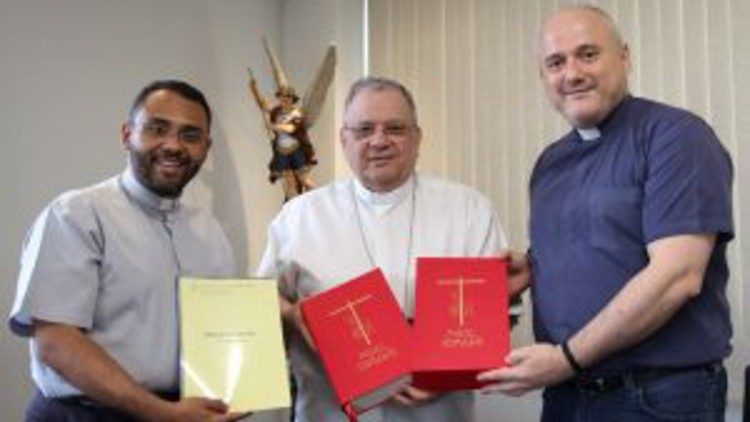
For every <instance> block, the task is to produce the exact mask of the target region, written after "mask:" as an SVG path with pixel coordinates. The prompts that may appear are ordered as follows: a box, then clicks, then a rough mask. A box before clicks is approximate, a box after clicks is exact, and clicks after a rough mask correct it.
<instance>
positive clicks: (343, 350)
mask: <svg viewBox="0 0 750 422" xmlns="http://www.w3.org/2000/svg"><path fill="white" fill-rule="evenodd" d="M300 306H301V310H302V317H303V318H304V320H305V323H306V324H307V328H308V330H309V331H310V334H311V335H312V338H313V341H314V342H315V346H316V347H317V348H318V353H319V355H320V359H321V360H322V362H323V366H324V367H325V370H326V373H327V374H328V379H329V380H330V381H331V384H332V385H333V389H334V391H335V393H336V396H337V398H338V400H339V403H341V406H342V408H343V409H344V411H345V412H347V414H349V416H350V417H352V416H353V415H352V414H351V412H352V411H353V412H354V413H357V414H359V413H362V412H364V411H366V410H367V409H369V408H372V407H374V406H376V405H377V404H379V403H381V402H383V401H385V400H386V399H388V398H389V397H390V396H392V395H393V394H394V393H396V392H398V391H400V390H401V389H402V388H403V387H404V386H405V385H408V384H409V383H410V382H411V375H410V374H409V372H410V350H409V346H410V344H411V339H410V327H409V325H408V323H407V322H406V319H405V318H404V315H403V313H402V312H401V308H400V307H399V305H398V303H397V302H396V298H395V297H394V296H393V293H392V292H391V289H390V287H389V286H388V284H387V282H386V280H385V277H384V276H383V273H382V272H381V271H380V270H379V269H375V270H373V271H370V272H368V273H366V274H364V275H362V276H359V277H357V278H355V279H353V280H350V281H348V282H346V283H344V284H341V285H339V286H337V287H334V288H333V289H330V290H327V291H325V292H323V293H321V294H318V295H316V296H313V297H311V298H308V299H305V300H303V301H302V302H301V305H300Z"/></svg>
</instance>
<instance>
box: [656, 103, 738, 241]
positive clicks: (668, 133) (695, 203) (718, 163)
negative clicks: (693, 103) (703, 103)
mask: <svg viewBox="0 0 750 422" xmlns="http://www.w3.org/2000/svg"><path fill="white" fill-rule="evenodd" d="M643 228H644V238H645V240H646V242H647V243H649V242H652V241H654V240H657V239H659V238H663V237H667V236H673V235H679V234H689V233H715V234H717V235H718V236H719V239H723V240H725V241H726V240H729V239H731V238H732V237H733V236H734V229H733V226H732V163H731V160H730V158H729V155H728V153H727V152H726V151H725V149H724V148H723V146H722V145H721V142H720V141H719V139H718V138H717V137H716V134H715V133H714V132H713V130H712V129H711V128H710V127H709V126H708V125H707V124H706V123H705V122H703V121H702V120H700V119H698V118H697V117H694V116H689V117H688V118H685V119H682V120H680V121H679V122H677V123H676V124H675V125H673V126H671V127H670V128H669V129H667V130H665V131H664V133H663V134H660V135H657V136H655V137H654V141H653V143H652V144H651V145H650V148H649V150H648V170H647V180H646V184H645V189H644V211H643Z"/></svg>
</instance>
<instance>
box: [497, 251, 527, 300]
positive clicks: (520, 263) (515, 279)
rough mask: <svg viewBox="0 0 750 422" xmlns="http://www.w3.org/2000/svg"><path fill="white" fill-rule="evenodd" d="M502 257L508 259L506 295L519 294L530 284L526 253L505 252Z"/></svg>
mask: <svg viewBox="0 0 750 422" xmlns="http://www.w3.org/2000/svg"><path fill="white" fill-rule="evenodd" d="M502 258H504V259H507V260H508V296H509V297H515V296H518V295H520V294H521V293H523V292H524V290H526V289H527V288H528V287H529V285H530V284H531V265H529V260H528V257H527V256H526V254H519V253H514V252H510V251H508V252H506V253H504V254H503V256H502Z"/></svg>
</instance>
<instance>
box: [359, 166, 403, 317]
mask: <svg viewBox="0 0 750 422" xmlns="http://www.w3.org/2000/svg"><path fill="white" fill-rule="evenodd" d="M354 183H355V182H354V180H352V182H351V184H350V185H349V187H350V191H351V195H352V203H353V204H354V215H355V217H356V219H357V227H358V228H359V236H360V239H361V240H362V248H363V249H364V251H365V255H367V260H368V261H369V263H370V266H371V267H372V268H375V267H377V265H375V259H374V258H373V256H372V251H371V250H370V245H369V244H368V243H367V236H366V235H365V227H364V224H362V217H361V216H360V211H359V203H358V201H359V200H358V199H357V195H356V193H355V192H354ZM416 208H417V176H416V174H415V175H414V184H413V185H412V189H411V209H410V211H409V238H408V241H407V250H406V263H405V265H404V292H403V298H404V313H407V314H408V312H409V309H410V307H409V305H410V304H411V300H410V299H411V294H410V292H409V287H410V286H411V283H409V273H410V271H411V259H412V252H413V251H412V246H413V239H414V220H415V215H416Z"/></svg>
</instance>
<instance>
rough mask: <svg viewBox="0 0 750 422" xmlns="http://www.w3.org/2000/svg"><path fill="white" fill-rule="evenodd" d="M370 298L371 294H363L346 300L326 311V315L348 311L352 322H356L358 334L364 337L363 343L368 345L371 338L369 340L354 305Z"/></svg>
mask: <svg viewBox="0 0 750 422" xmlns="http://www.w3.org/2000/svg"><path fill="white" fill-rule="evenodd" d="M370 299H372V295H367V296H363V297H361V298H359V299H356V300H347V301H346V304H345V305H344V306H342V307H340V308H337V309H334V310H332V311H331V312H330V313H328V316H335V315H338V314H340V313H342V312H346V311H349V312H350V313H351V314H352V318H354V323H355V324H357V328H358V329H359V332H360V334H362V337H363V338H364V339H365V343H366V344H367V345H368V346H369V345H370V343H371V340H370V337H369V336H368V335H367V330H365V326H364V324H362V320H361V319H360V318H359V314H358V313H357V308H356V306H357V305H360V304H362V303H364V302H366V301H368V300H370Z"/></svg>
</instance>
